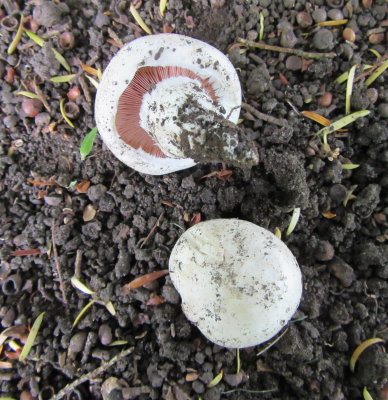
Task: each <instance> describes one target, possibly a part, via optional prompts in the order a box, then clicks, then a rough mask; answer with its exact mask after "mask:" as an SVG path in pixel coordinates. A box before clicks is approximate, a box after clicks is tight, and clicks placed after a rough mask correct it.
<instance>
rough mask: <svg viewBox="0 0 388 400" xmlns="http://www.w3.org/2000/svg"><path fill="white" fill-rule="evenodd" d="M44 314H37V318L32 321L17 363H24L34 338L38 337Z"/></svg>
mask: <svg viewBox="0 0 388 400" xmlns="http://www.w3.org/2000/svg"><path fill="white" fill-rule="evenodd" d="M44 314H45V312H42V313H41V314H39V316H38V318H37V319H36V320H35V321H34V323H33V325H32V328H31V331H30V333H29V334H28V338H27V341H26V344H25V345H24V346H23V350H22V352H21V353H20V357H19V361H24V360H25V359H26V357H27V356H28V354H30V351H31V348H32V346H33V345H34V342H35V339H36V336H37V335H38V332H39V328H40V325H41V324H42V321H43V317H44Z"/></svg>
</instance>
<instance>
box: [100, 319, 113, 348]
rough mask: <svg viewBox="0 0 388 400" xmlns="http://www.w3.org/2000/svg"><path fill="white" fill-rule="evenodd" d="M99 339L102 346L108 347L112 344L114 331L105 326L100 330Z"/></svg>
mask: <svg viewBox="0 0 388 400" xmlns="http://www.w3.org/2000/svg"><path fill="white" fill-rule="evenodd" d="M98 337H99V338H100V342H101V344H103V345H104V346H108V345H109V344H111V343H112V329H111V328H110V326H109V325H107V324H103V325H101V326H100V328H99V329H98Z"/></svg>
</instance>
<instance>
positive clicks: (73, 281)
mask: <svg viewBox="0 0 388 400" xmlns="http://www.w3.org/2000/svg"><path fill="white" fill-rule="evenodd" d="M70 282H71V284H72V285H73V286H74V287H75V288H76V289H78V290H79V291H81V292H82V293H85V294H89V295H92V294H96V292H93V290H91V289H89V288H88V287H87V286H86V285H85V284H84V283H82V282H81V281H80V280H79V279H78V278H76V277H75V276H73V277H72V278H71V279H70Z"/></svg>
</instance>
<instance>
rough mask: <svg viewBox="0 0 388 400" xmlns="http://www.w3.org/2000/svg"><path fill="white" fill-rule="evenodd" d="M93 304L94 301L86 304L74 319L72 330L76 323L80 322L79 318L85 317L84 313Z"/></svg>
mask: <svg viewBox="0 0 388 400" xmlns="http://www.w3.org/2000/svg"><path fill="white" fill-rule="evenodd" d="M94 303H95V301H94V300H91V301H89V303H88V304H86V306H85V307H84V308H83V309H82V310H81V311H80V312H79V313H78V315H77V316H76V317H75V320H74V322H73V325H72V329H73V328H75V327H76V326H77V324H78V322H79V321H80V320H81V318H82V317H83V316H84V315H85V313H86V311H88V310H89V308H90V307H91V306H92V305H93V304H94Z"/></svg>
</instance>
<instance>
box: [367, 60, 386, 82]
mask: <svg viewBox="0 0 388 400" xmlns="http://www.w3.org/2000/svg"><path fill="white" fill-rule="evenodd" d="M387 68H388V60H386V61H385V62H383V63H382V64H381V65H380V66H379V67H378V68H376V71H374V72H373V73H372V74H371V76H370V77H369V78H368V79H367V80H366V81H365V86H369V85H371V84H372V83H373V82H374V81H375V80H376V79H377V78H378V77H379V76H380V75H381V74H383V73H384V71H385V70H386V69H387Z"/></svg>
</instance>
